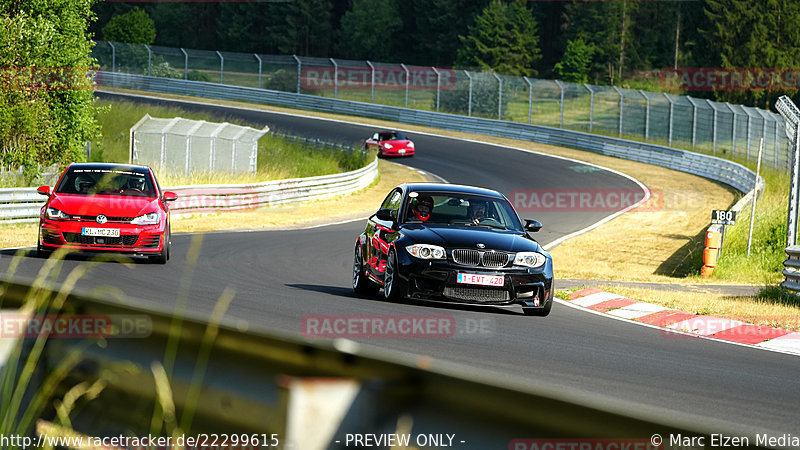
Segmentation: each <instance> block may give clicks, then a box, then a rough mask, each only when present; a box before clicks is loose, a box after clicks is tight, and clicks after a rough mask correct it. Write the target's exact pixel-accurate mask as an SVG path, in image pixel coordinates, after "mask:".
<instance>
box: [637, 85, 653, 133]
mask: <svg viewBox="0 0 800 450" xmlns="http://www.w3.org/2000/svg"><path fill="white" fill-rule="evenodd" d="M639 93H640V94H642V97H644V103H645V106H644V140H645V141H647V140H649V139H650V97H648V96H647V94H646V93H645V92H644V90H643V89H639Z"/></svg>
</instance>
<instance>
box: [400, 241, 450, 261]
mask: <svg viewBox="0 0 800 450" xmlns="http://www.w3.org/2000/svg"><path fill="white" fill-rule="evenodd" d="M406 251H408V253H411V255H412V256H415V257H417V258H419V259H445V258H447V254H446V253H445V252H444V249H443V248H442V247H439V246H438V245H429V244H414V245H409V246H408V247H406Z"/></svg>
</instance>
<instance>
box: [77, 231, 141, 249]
mask: <svg viewBox="0 0 800 450" xmlns="http://www.w3.org/2000/svg"><path fill="white" fill-rule="evenodd" d="M137 239H139V236H138V235H136V234H123V235H122V236H120V237H107V236H102V237H101V236H83V235H82V234H80V233H64V240H65V241H67V242H68V243H70V244H79V245H104V246H107V245H121V246H125V247H132V246H134V245H135V244H136V240H137Z"/></svg>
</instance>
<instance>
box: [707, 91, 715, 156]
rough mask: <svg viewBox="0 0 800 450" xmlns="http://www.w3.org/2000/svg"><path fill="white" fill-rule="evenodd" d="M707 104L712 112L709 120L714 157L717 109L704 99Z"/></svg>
mask: <svg viewBox="0 0 800 450" xmlns="http://www.w3.org/2000/svg"><path fill="white" fill-rule="evenodd" d="M706 102H708V106H710V107H711V111H714V116H713V118H712V120H711V140H712V141H713V143H714V146H713V150H712V152H713V153H714V154H715V155H716V154H717V108H715V107H714V102H712V101H711V100H708V99H706Z"/></svg>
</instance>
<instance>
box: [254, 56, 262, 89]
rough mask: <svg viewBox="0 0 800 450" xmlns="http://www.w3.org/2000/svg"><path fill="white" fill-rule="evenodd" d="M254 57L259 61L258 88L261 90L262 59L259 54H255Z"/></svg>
mask: <svg viewBox="0 0 800 450" xmlns="http://www.w3.org/2000/svg"><path fill="white" fill-rule="evenodd" d="M253 56H255V57H256V59H257V60H258V88H259V89H261V57H260V56H258V53H253Z"/></svg>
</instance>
